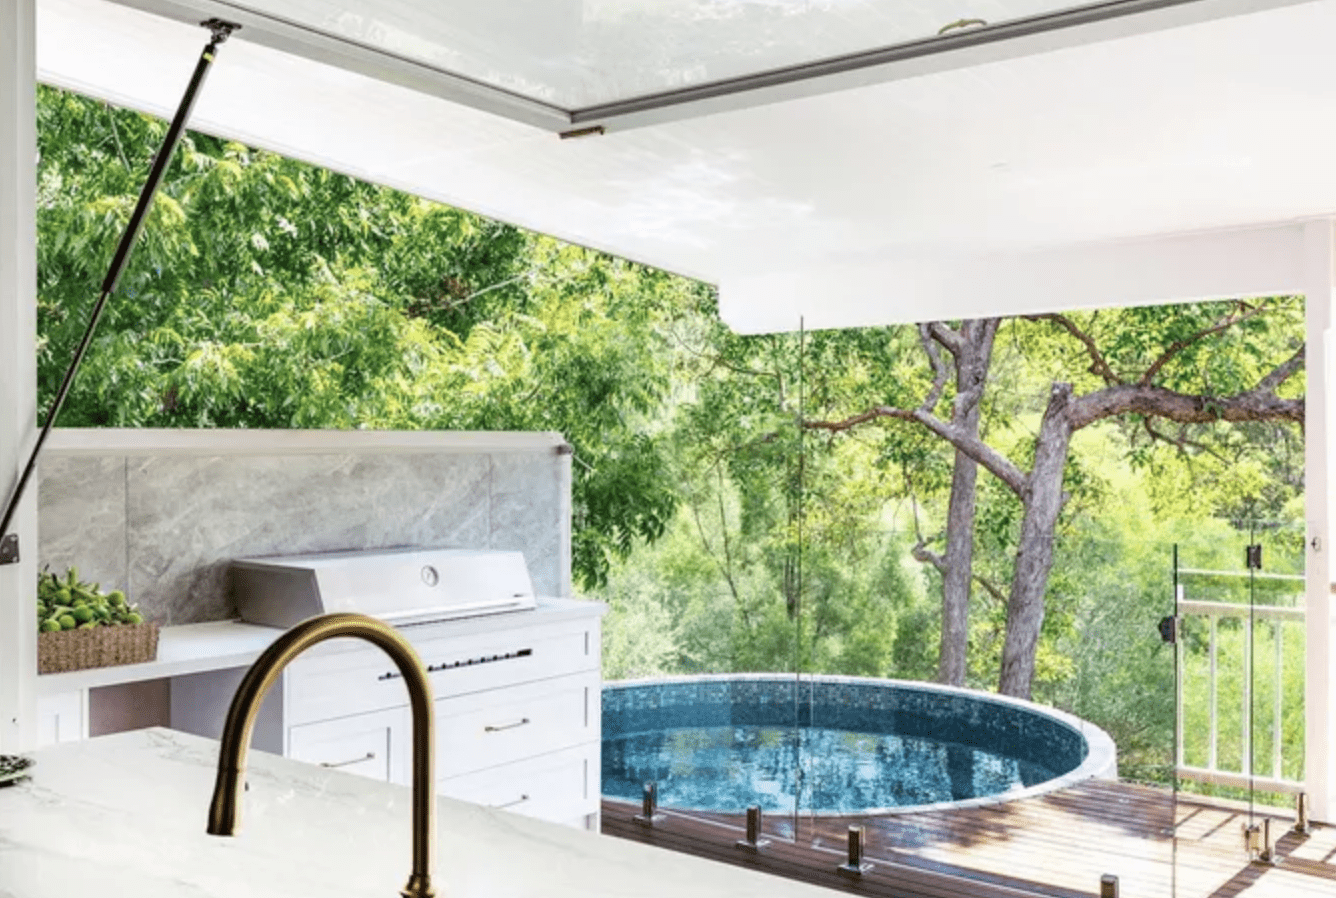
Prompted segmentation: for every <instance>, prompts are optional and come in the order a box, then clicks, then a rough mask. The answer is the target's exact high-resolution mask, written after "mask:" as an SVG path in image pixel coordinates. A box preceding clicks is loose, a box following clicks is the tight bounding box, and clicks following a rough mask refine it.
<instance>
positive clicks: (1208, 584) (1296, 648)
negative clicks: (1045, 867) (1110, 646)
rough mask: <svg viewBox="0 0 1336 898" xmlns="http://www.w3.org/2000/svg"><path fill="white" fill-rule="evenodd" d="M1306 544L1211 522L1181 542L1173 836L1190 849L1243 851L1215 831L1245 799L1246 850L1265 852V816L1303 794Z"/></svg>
mask: <svg viewBox="0 0 1336 898" xmlns="http://www.w3.org/2000/svg"><path fill="white" fill-rule="evenodd" d="M1304 538H1305V537H1304V530H1303V526H1302V524H1291V523H1258V522H1242V523H1241V522H1225V521H1208V522H1206V525H1205V527H1203V528H1202V529H1201V531H1199V532H1198V533H1197V534H1194V536H1193V540H1192V543H1191V545H1190V546H1180V555H1179V561H1180V567H1179V570H1178V576H1177V582H1178V586H1179V589H1178V597H1179V613H1180V618H1181V620H1182V627H1181V631H1182V637H1181V639H1180V666H1181V687H1180V688H1181V699H1180V702H1181V704H1180V707H1181V711H1180V720H1179V732H1180V736H1179V739H1180V744H1181V749H1180V761H1179V763H1180V766H1179V769H1178V773H1179V783H1178V786H1179V788H1180V789H1181V790H1182V791H1181V801H1182V804H1181V807H1180V810H1179V814H1178V820H1179V826H1178V828H1177V835H1178V838H1179V839H1180V840H1182V844H1183V845H1184V846H1185V847H1186V848H1189V849H1193V850H1195V848H1196V846H1197V845H1198V843H1202V844H1204V845H1206V846H1207V847H1211V846H1214V847H1218V848H1224V849H1226V850H1238V842H1236V841H1234V840H1235V839H1237V836H1236V835H1235V836H1231V837H1229V838H1226V837H1224V836H1222V835H1220V833H1221V832H1224V831H1225V828H1224V827H1221V826H1217V824H1220V823H1221V821H1226V822H1229V823H1230V824H1231V825H1236V824H1235V823H1234V822H1233V821H1235V820H1237V819H1238V808H1239V805H1238V804H1237V802H1244V803H1246V819H1245V823H1244V826H1245V838H1247V839H1251V840H1252V841H1251V842H1249V843H1247V844H1248V850H1249V851H1250V852H1251V854H1252V856H1253V857H1254V858H1257V857H1259V856H1265V853H1266V852H1268V851H1269V850H1270V848H1271V846H1274V845H1275V843H1276V841H1277V840H1278V839H1279V838H1280V836H1281V834H1282V832H1283V829H1284V827H1283V826H1279V824H1278V822H1277V821H1274V820H1273V821H1272V824H1273V825H1272V828H1271V829H1270V830H1269V831H1268V829H1267V828H1266V826H1265V825H1264V820H1265V818H1266V817H1268V816H1269V815H1270V812H1271V811H1272V810H1273V809H1277V808H1280V809H1284V811H1283V812H1282V813H1289V812H1290V811H1291V810H1292V809H1293V807H1294V801H1295V793H1297V792H1299V791H1301V790H1302V779H1303V775H1304V745H1303V740H1304V651H1305V648H1304V640H1305V627H1304V621H1303V616H1304V605H1305V600H1304V582H1305V581H1304ZM1231 802H1232V804H1231ZM1212 827H1216V828H1214V829H1213V828H1212ZM1268 832H1269V835H1270V841H1271V846H1268V845H1267V844H1266V837H1267V835H1268ZM1188 869H1189V865H1188V864H1187V862H1186V861H1184V866H1183V867H1181V868H1180V870H1181V871H1182V872H1183V873H1185V874H1186V873H1187V870H1188ZM1185 894H1186V893H1185Z"/></svg>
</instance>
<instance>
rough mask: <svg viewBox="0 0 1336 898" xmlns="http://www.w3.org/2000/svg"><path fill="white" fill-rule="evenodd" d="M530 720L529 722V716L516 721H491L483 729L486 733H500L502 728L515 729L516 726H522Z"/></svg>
mask: <svg viewBox="0 0 1336 898" xmlns="http://www.w3.org/2000/svg"><path fill="white" fill-rule="evenodd" d="M528 722H529V718H527V717H521V718H520V719H519V720H517V721H515V722H514V723H502V724H491V723H489V724H487V726H485V727H483V728H482V729H483V732H484V733H499V732H501V731H502V730H513V729H515V727H522V726H524V725H525V724H526V723H528Z"/></svg>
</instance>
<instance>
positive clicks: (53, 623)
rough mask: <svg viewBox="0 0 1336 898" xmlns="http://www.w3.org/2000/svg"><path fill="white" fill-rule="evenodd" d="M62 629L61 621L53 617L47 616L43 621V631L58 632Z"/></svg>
mask: <svg viewBox="0 0 1336 898" xmlns="http://www.w3.org/2000/svg"><path fill="white" fill-rule="evenodd" d="M60 629H61V627H60V621H58V620H55V619H53V618H47V619H46V620H44V621H42V626H41V630H42V632H43V633H56V632H58V631H59V630H60Z"/></svg>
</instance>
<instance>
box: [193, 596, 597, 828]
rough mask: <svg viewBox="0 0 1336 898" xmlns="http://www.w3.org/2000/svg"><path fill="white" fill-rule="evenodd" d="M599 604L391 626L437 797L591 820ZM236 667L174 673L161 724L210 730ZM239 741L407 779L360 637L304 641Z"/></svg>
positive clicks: (404, 723) (404, 728)
mask: <svg viewBox="0 0 1336 898" xmlns="http://www.w3.org/2000/svg"><path fill="white" fill-rule="evenodd" d="M603 611H604V607H603V606H602V605H600V604H597V603H592V602H576V601H571V600H550V601H548V602H545V603H542V604H540V605H539V607H538V608H537V609H535V610H533V611H520V612H512V613H508V614H496V615H490V616H485V617H477V618H469V619H466V620H457V621H449V622H442V623H437V624H420V625H415V626H409V627H404V628H402V630H401V632H402V633H403V634H404V635H405V636H407V637H408V639H409V641H410V642H412V644H413V646H414V648H415V649H416V650H417V652H418V655H419V657H420V658H421V659H422V663H423V665H424V666H425V667H426V668H427V671H428V676H429V678H430V681H431V686H432V692H433V697H434V699H435V712H436V713H435V717H436V758H435V762H436V780H437V791H438V793H439V794H441V795H448V796H451V797H456V798H461V799H464V800H467V801H474V802H478V803H481V804H487V805H491V806H494V807H505V808H508V809H510V810H512V811H515V812H516V813H521V814H527V815H530V816H534V817H539V818H541V819H544V820H552V821H558V822H562V823H569V824H572V825H576V826H582V827H588V828H597V825H598V810H599V784H600V783H599V773H600V769H601V768H600V764H601V753H600V740H601V735H602V734H601V725H600V710H601V702H602V699H601V682H602V681H601V678H600V672H599V669H600V657H599V646H600V638H599V624H600V617H601V615H602V613H603ZM244 673H245V669H244V668H230V669H226V670H215V671H207V672H203V673H196V674H189V675H185V676H178V677H175V678H173V680H172V699H171V703H172V711H171V719H172V727H173V728H175V729H179V730H184V731H186V732H192V733H198V734H200V735H204V736H211V737H213V738H217V737H218V735H219V734H220V733H221V731H222V724H223V720H224V718H225V717H226V713H227V708H228V705H229V704H230V702H231V700H232V696H233V694H234V693H235V691H236V687H237V684H238V683H239V682H240V680H241V677H242V675H243V674H244ZM252 745H253V746H254V747H255V748H257V749H260V750H263V751H271V752H275V753H279V754H283V755H286V756H288V757H291V758H295V759H297V760H302V761H309V762H311V763H315V764H320V765H322V766H325V767H329V768H332V769H340V770H345V771H348V772H351V773H358V774H361V775H363V776H368V777H372V778H375V779H380V780H385V781H388V782H392V783H401V784H407V783H408V782H409V780H410V773H411V769H412V765H411V745H412V733H411V718H410V714H409V708H408V693H407V690H406V689H405V688H404V684H403V677H402V676H401V675H400V674H399V672H398V669H397V668H396V667H395V666H394V663H393V662H392V661H390V659H389V657H388V656H387V655H386V654H385V653H384V652H382V651H381V650H380V649H378V648H376V647H375V646H372V645H369V644H368V643H365V642H362V641H359V640H353V639H333V640H330V641H329V642H327V643H322V644H321V645H318V646H315V647H313V648H312V649H311V650H310V651H308V652H307V653H305V654H304V655H302V656H300V657H298V658H296V659H294V660H293V661H292V662H291V664H289V665H288V668H287V669H286V670H285V671H284V674H283V676H282V677H281V678H280V680H279V682H278V683H277V684H275V686H274V688H273V689H272V690H271V693H270V695H269V696H267V697H266V699H265V702H264V704H263V705H262V706H261V709H260V712H259V714H258V716H257V718H256V723H255V732H254V736H253V739H252Z"/></svg>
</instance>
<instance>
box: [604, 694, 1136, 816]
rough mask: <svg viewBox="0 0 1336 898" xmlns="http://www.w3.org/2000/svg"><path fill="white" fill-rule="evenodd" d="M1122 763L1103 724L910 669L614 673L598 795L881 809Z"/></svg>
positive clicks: (1061, 779)
mask: <svg viewBox="0 0 1336 898" xmlns="http://www.w3.org/2000/svg"><path fill="white" fill-rule="evenodd" d="M1116 775H1117V754H1116V751H1115V749H1114V745H1113V740H1111V739H1110V738H1109V736H1108V734H1107V733H1105V732H1104V731H1103V730H1101V729H1100V728H1099V727H1096V726H1095V725H1093V724H1091V723H1087V722H1086V721H1083V720H1080V719H1079V718H1076V717H1073V716H1071V715H1070V714H1065V713H1063V712H1061V711H1057V710H1054V709H1052V708H1046V707H1042V706H1040V705H1036V704H1033V703H1031V702H1026V701H1021V700H1019V699H1013V698H1007V697H1005V696H1000V695H994V694H991V693H986V692H976V691H974V690H969V689H956V688H952V687H949V686H939V685H936V684H933V683H912V682H906V681H902V680H875V679H866V678H861V677H808V676H804V677H803V678H802V679H801V680H800V681H798V680H795V678H794V676H793V675H792V674H788V675H784V674H726V675H715V676H696V677H674V678H668V679H657V680H637V681H626V682H619V683H607V684H605V685H604V687H603V794H604V796H606V797H608V798H620V799H625V800H628V801H637V802H638V801H639V800H640V798H641V795H642V794H643V789H644V784H645V783H647V782H653V783H655V784H656V786H657V789H658V800H659V804H660V805H661V806H663V807H667V808H681V809H684V810H685V809H690V810H702V811H718V812H723V813H742V812H743V811H744V810H745V809H746V808H747V807H748V806H750V805H760V806H761V808H762V810H764V811H779V812H785V811H787V812H792V811H793V810H794V807H795V801H797V802H798V807H799V808H800V809H801V810H802V811H803V812H804V813H815V814H825V815H838V816H844V815H852V814H885V813H895V812H904V811H907V810H911V809H912V810H923V809H924V808H925V807H941V806H964V805H972V804H984V803H989V802H996V801H1005V800H1011V799H1014V798H1018V797H1022V796H1027V795H1034V794H1038V793H1040V792H1045V791H1049V790H1052V789H1057V788H1061V787H1062V786H1065V785H1069V784H1071V783H1074V782H1077V781H1079V780H1082V779H1089V778H1092V777H1114V776H1116Z"/></svg>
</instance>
